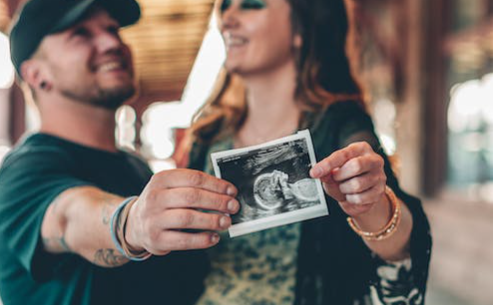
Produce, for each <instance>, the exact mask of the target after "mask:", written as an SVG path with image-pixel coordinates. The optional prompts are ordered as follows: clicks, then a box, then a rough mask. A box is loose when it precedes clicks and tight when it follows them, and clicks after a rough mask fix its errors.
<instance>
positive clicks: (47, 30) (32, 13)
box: [9, 0, 140, 75]
mask: <svg viewBox="0 0 493 305" xmlns="http://www.w3.org/2000/svg"><path fill="white" fill-rule="evenodd" d="M93 5H97V6H99V7H101V8H103V9H105V10H106V11H107V12H108V14H110V16H111V17H113V18H114V19H115V20H116V21H118V23H119V24H120V26H122V27H124V26H128V25H132V24H135V23H136V22H137V21H138V20H139V19H140V6H139V4H138V3H137V2H136V1H135V0H28V1H27V2H26V3H25V4H24V6H23V7H22V8H21V9H20V11H19V13H18V14H17V19H16V21H15V22H14V24H13V26H12V28H11V30H10V34H9V36H10V54H11V55H10V56H11V58H12V63H13V64H14V67H15V69H16V70H17V73H18V74H19V75H20V67H21V64H22V63H23V62H24V61H25V60H27V59H29V58H30V57H31V56H32V55H33V54H34V52H35V51H36V50H37V49H38V46H39V44H40V43H41V41H42V40H43V38H44V37H45V36H47V35H50V34H54V33H58V32H61V31H63V30H65V29H67V28H69V27H70V26H72V25H73V24H75V23H77V22H78V21H79V20H81V18H83V16H84V13H86V12H87V11H88V9H89V8H91V7H92V6H93Z"/></svg>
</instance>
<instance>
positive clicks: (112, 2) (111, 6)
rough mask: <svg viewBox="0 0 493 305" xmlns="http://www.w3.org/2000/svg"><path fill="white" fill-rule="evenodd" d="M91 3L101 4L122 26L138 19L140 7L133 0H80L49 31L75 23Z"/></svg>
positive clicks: (61, 28) (55, 31)
mask: <svg viewBox="0 0 493 305" xmlns="http://www.w3.org/2000/svg"><path fill="white" fill-rule="evenodd" d="M93 4H97V5H101V7H102V8H104V9H105V10H106V11H107V12H108V13H109V14H110V15H111V16H112V17H113V18H115V19H116V21H118V23H119V24H120V26H122V27H124V26H128V25H131V24H134V23H136V22H137V21H138V20H139V19H140V7H139V5H138V3H137V2H135V1H134V0H82V1H78V3H77V4H76V5H74V7H72V8H71V9H70V10H69V11H68V12H67V13H66V14H65V16H64V17H63V18H62V19H60V21H59V22H58V23H57V24H56V26H55V27H53V29H52V30H51V33H57V32H61V31H63V30H65V29H67V28H69V27H70V26H72V25H74V24H75V23H77V21H79V20H80V19H82V17H83V16H84V14H85V13H86V12H87V10H88V9H89V8H90V7H91V6H92V5H93Z"/></svg>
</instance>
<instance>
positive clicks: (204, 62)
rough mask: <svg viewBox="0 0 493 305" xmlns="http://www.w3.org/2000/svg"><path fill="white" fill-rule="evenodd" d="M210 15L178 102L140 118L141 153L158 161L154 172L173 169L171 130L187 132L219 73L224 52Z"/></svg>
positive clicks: (157, 106)
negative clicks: (180, 129)
mask: <svg viewBox="0 0 493 305" xmlns="http://www.w3.org/2000/svg"><path fill="white" fill-rule="evenodd" d="M216 18H217V17H216V15H215V14H214V15H213V16H212V18H211V20H210V22H209V30H208V31H207V33H206V35H205V37H204V41H203V43H202V46H201V47H200V51H199V53H198V55H197V59H196V60H195V63H194V66H193V68H192V71H191V73H190V77H189V78H188V81H187V85H186V87H185V91H184V93H183V98H182V100H181V102H158V103H154V104H152V105H151V106H149V108H148V109H147V110H146V111H145V112H144V115H143V117H142V129H141V139H142V143H143V151H144V152H145V153H147V154H148V155H149V157H150V158H156V159H160V160H161V161H163V162H165V163H164V165H163V164H161V163H159V162H158V161H159V160H158V161H155V162H158V163H157V164H160V165H156V166H155V169H157V170H159V169H162V168H168V166H174V164H171V163H169V162H170V161H169V160H163V159H169V158H170V157H171V156H172V155H173V153H174V150H175V136H174V129H175V128H187V127H189V126H190V123H191V121H192V117H193V115H194V114H195V113H197V112H198V110H199V109H200V108H201V107H202V105H203V104H204V103H205V101H206V100H207V98H208V97H209V96H210V94H211V93H212V90H213V87H214V84H215V82H216V79H217V77H218V74H219V72H220V71H221V68H222V65H223V63H224V59H225V58H226V50H225V47H224V42H223V40H222V37H221V34H220V32H219V30H218V28H217V19H216Z"/></svg>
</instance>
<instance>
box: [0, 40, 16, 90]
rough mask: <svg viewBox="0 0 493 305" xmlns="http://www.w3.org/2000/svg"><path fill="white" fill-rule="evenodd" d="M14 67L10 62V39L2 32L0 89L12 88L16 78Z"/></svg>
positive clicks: (0, 43)
mask: <svg viewBox="0 0 493 305" xmlns="http://www.w3.org/2000/svg"><path fill="white" fill-rule="evenodd" d="M14 73H15V71H14V66H13V65H12V62H11V60H10V46H9V39H8V38H7V36H5V35H4V34H3V33H1V32H0V89H6V88H10V87H11V86H12V84H13V83H14V78H15V74H14Z"/></svg>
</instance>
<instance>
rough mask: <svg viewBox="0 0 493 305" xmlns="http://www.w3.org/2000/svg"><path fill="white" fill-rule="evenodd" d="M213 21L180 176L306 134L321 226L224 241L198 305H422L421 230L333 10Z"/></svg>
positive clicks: (305, 5)
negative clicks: (217, 53) (318, 186)
mask: <svg viewBox="0 0 493 305" xmlns="http://www.w3.org/2000/svg"><path fill="white" fill-rule="evenodd" d="M220 15H221V32H222V35H223V38H224V41H225V44H226V47H227V59H226V63H225V70H226V72H225V76H224V77H223V78H222V79H220V80H218V84H219V85H218V86H219V87H218V89H219V90H218V91H217V94H216V95H215V96H213V97H212V98H211V99H210V101H209V102H208V103H207V104H206V105H205V106H204V108H203V109H202V111H201V112H200V114H199V115H198V117H197V118H196V121H195V123H194V125H193V126H192V134H193V136H194V140H195V141H194V143H195V144H194V146H193V147H192V151H191V154H190V166H191V167H192V168H196V169H200V170H204V171H207V172H212V166H211V164H210V161H209V157H208V156H209V155H210V153H212V152H216V151H221V150H226V149H231V148H240V147H247V146H251V145H255V144H260V143H262V142H266V141H269V140H273V139H276V138H279V137H282V136H287V135H290V134H292V133H294V132H295V131H296V130H301V129H306V128H308V129H310V132H311V135H312V138H313V142H314V147H315V153H316V155H317V158H318V160H322V161H321V162H319V163H318V164H317V165H315V166H314V167H313V168H312V170H311V172H310V174H311V176H312V177H313V178H319V179H321V180H322V182H323V184H324V189H325V191H326V194H327V198H326V199H327V202H328V206H329V210H330V215H329V216H328V217H322V218H318V219H315V220H310V221H305V222H303V223H296V224H291V225H287V226H282V227H278V228H273V229H270V230H265V231H261V232H258V233H254V234H249V235H246V236H243V237H238V238H234V239H229V238H223V240H222V241H221V242H220V243H219V245H218V246H216V247H215V248H213V249H211V251H210V252H209V256H210V261H211V272H210V274H209V275H208V277H207V278H206V280H205V285H206V289H205V292H204V294H203V296H202V298H201V299H200V300H199V302H198V304H200V305H220V304H221V305H222V304H227V305H235V304H276V305H279V304H308V305H318V304H375V303H374V300H375V299H376V298H378V299H379V300H380V301H381V302H382V303H385V304H401V302H407V303H405V304H423V303H424V294H425V288H426V281H427V277H428V264H429V259H430V249H431V237H430V235H429V226H428V222H427V219H426V216H425V214H424V212H423V210H422V208H421V204H420V202H419V201H418V200H417V199H415V198H413V197H411V196H409V195H407V194H406V193H404V192H403V191H402V190H401V189H400V188H399V185H398V183H397V180H396V178H395V176H394V175H393V173H392V170H391V168H390V165H389V162H388V159H387V157H386V156H385V155H384V153H383V151H382V150H381V148H380V144H379V142H378V139H377V137H376V135H375V133H374V128H373V124H372V121H371V119H370V117H369V116H368V115H367V113H366V112H365V110H364V103H363V98H362V96H363V94H362V90H361V89H360V87H359V85H358V84H357V82H356V80H355V78H354V77H353V75H352V73H351V69H350V62H349V59H348V56H347V53H346V40H347V36H348V28H349V24H348V15H347V11H346V7H345V4H344V1H343V0H224V1H223V2H222V3H221V5H220ZM386 185H387V186H388V187H386ZM394 193H395V194H396V195H397V197H394V195H393V194H394ZM348 216H349V218H348ZM402 304H404V303H402Z"/></svg>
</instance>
